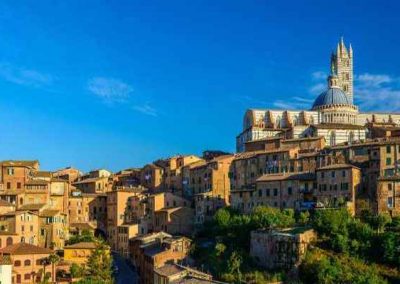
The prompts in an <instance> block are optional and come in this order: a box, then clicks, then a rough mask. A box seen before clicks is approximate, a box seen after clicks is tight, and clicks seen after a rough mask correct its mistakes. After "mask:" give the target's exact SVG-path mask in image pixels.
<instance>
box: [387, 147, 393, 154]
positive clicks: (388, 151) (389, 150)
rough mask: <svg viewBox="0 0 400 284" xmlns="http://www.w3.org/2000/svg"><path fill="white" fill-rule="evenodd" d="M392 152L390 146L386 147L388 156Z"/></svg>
mask: <svg viewBox="0 0 400 284" xmlns="http://www.w3.org/2000/svg"><path fill="white" fill-rule="evenodd" d="M391 151H392V147H391V146H390V145H387V146H386V153H388V154H390V153H391Z"/></svg>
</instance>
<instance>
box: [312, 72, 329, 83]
mask: <svg viewBox="0 0 400 284" xmlns="http://www.w3.org/2000/svg"><path fill="white" fill-rule="evenodd" d="M311 77H312V79H313V80H315V81H321V80H326V78H327V77H328V74H326V73H325V72H323V71H316V72H313V73H312V74H311Z"/></svg>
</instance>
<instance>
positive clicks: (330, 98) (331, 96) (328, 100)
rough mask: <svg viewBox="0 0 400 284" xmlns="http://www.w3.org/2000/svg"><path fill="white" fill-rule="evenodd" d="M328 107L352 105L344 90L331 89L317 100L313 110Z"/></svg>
mask: <svg viewBox="0 0 400 284" xmlns="http://www.w3.org/2000/svg"><path fill="white" fill-rule="evenodd" d="M328 105H351V103H350V101H349V98H348V97H347V95H346V94H345V93H344V92H343V91H342V89H340V88H337V87H330V88H329V89H327V90H326V91H324V92H322V93H321V94H320V95H319V96H318V97H317V98H316V100H315V101H314V104H313V107H312V109H316V108H320V107H323V106H328Z"/></svg>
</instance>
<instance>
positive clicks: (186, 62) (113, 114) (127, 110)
mask: <svg viewBox="0 0 400 284" xmlns="http://www.w3.org/2000/svg"><path fill="white" fill-rule="evenodd" d="M300 2H301V3H300ZM397 2H398V1H384V2H383V1H343V3H340V1H334V2H332V1H308V2H307V1H267V0H264V1H261V0H260V1H250V0H249V1H232V0H226V1H215V0H210V1H200V0H198V1H197V0H194V1H188V0H185V1H175V0H171V1H165V0H160V1H151V0H143V1H134V0H131V1H44V0H42V1H2V3H1V4H0V43H1V44H0V90H1V91H0V119H1V124H0V142H1V147H0V157H1V159H39V160H40V162H41V166H42V168H43V169H56V168H61V167H64V166H69V165H72V166H75V167H78V168H80V169H82V170H84V171H86V170H89V169H92V168H98V167H105V168H108V169H111V170H118V169H121V168H126V167H132V166H140V165H143V164H144V163H147V162H150V161H152V160H154V159H156V158H159V157H167V156H170V155H174V154H178V153H181V154H186V153H195V154H200V153H201V151H202V150H204V149H221V150H226V151H234V149H235V136H236V135H237V134H238V133H239V132H240V130H241V125H242V117H243V113H244V111H245V110H246V109H247V108H251V107H258V108H261V107H263V108H280V107H288V108H304V107H309V105H310V104H311V102H312V100H313V99H314V98H315V96H316V95H317V94H318V91H320V90H321V88H322V87H323V86H324V85H321V84H324V76H325V74H324V72H326V71H328V70H329V55H330V52H331V50H332V49H334V48H335V45H336V43H337V41H338V40H339V38H340V36H342V35H343V36H344V38H345V41H346V42H349V41H350V42H351V43H352V45H353V48H354V51H355V62H354V64H355V73H356V92H357V94H356V97H357V102H358V103H360V104H361V108H362V109H363V110H372V109H379V110H382V109H385V108H388V109H390V110H398V109H400V103H399V102H397V101H400V100H398V98H399V97H400V91H399V90H400V88H399V76H400V70H399V67H398V66H400V55H399V50H400V37H399V36H398V31H397V30H398V27H400V17H399V16H398V11H399V10H400V4H398V3H397ZM396 99H397V101H396ZM389 100H392V101H393V102H394V103H392V102H391V103H388V102H389Z"/></svg>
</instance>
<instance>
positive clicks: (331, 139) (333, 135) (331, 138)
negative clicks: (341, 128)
mask: <svg viewBox="0 0 400 284" xmlns="http://www.w3.org/2000/svg"><path fill="white" fill-rule="evenodd" d="M335 144H336V133H335V131H332V132H331V133H330V135H329V145H330V146H334V145H335Z"/></svg>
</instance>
